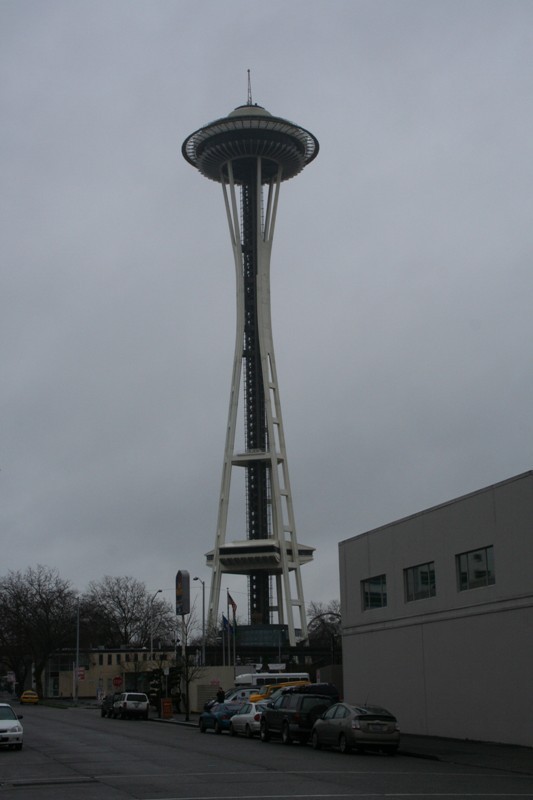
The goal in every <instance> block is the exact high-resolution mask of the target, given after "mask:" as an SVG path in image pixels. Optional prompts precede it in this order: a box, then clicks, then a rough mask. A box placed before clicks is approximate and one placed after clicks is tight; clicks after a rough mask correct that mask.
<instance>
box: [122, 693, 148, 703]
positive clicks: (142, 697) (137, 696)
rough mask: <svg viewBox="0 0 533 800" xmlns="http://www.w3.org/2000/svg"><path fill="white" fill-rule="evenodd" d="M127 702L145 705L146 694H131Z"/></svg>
mask: <svg viewBox="0 0 533 800" xmlns="http://www.w3.org/2000/svg"><path fill="white" fill-rule="evenodd" d="M126 699H127V700H136V701H137V702H141V703H144V702H145V700H146V695H145V694H129V695H128V696H127V698H126Z"/></svg>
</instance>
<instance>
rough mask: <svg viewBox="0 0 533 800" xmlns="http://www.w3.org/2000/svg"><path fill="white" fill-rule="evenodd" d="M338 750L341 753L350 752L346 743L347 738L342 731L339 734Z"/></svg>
mask: <svg viewBox="0 0 533 800" xmlns="http://www.w3.org/2000/svg"><path fill="white" fill-rule="evenodd" d="M339 750H340V751H341V753H349V752H350V745H349V744H348V740H347V738H346V736H345V735H344V733H341V735H340V736H339Z"/></svg>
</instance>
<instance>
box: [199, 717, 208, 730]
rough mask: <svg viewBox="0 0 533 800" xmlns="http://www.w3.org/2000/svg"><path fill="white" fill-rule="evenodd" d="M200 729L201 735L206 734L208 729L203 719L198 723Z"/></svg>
mask: <svg viewBox="0 0 533 800" xmlns="http://www.w3.org/2000/svg"><path fill="white" fill-rule="evenodd" d="M198 727H199V728H200V733H205V731H206V727H205V722H204V721H203V719H201V720H200V722H199V723H198Z"/></svg>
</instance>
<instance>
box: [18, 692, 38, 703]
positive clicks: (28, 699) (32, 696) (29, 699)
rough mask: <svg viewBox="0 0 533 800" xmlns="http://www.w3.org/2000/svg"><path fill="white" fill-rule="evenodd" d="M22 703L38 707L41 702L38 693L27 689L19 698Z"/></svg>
mask: <svg viewBox="0 0 533 800" xmlns="http://www.w3.org/2000/svg"><path fill="white" fill-rule="evenodd" d="M19 700H20V702H21V703H33V704H34V705H36V704H37V703H38V702H39V695H38V694H37V692H34V691H33V689H26V691H25V692H22V694H21V695H20V697H19Z"/></svg>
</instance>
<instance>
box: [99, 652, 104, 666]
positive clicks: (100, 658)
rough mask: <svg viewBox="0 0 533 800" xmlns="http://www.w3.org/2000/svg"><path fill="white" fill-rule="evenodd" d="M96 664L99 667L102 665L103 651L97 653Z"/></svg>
mask: <svg viewBox="0 0 533 800" xmlns="http://www.w3.org/2000/svg"><path fill="white" fill-rule="evenodd" d="M98 666H100V667H103V666H104V654H103V653H98Z"/></svg>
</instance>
